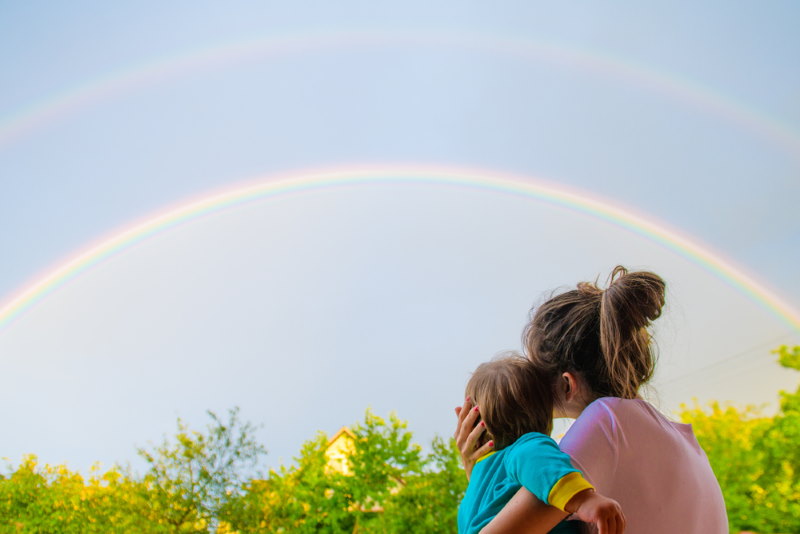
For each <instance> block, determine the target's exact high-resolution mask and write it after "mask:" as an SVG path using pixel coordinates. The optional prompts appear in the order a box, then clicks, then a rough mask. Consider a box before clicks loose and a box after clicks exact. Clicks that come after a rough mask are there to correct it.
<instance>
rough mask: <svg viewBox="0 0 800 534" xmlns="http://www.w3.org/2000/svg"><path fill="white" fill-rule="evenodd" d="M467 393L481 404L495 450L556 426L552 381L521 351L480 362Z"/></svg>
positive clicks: (480, 408)
mask: <svg viewBox="0 0 800 534" xmlns="http://www.w3.org/2000/svg"><path fill="white" fill-rule="evenodd" d="M466 394H467V396H468V397H470V398H471V399H472V402H473V403H474V404H475V405H477V406H478V409H479V410H480V416H481V418H482V419H483V422H484V424H485V425H486V430H487V431H488V433H489V435H490V437H491V439H493V440H494V449H495V450H500V449H502V448H504V447H507V446H508V445H511V444H512V443H514V441H516V440H517V439H518V438H519V437H520V436H522V435H523V434H526V433H528V432H541V433H542V434H549V433H550V430H551V428H552V426H553V395H552V388H551V386H550V383H549V382H547V381H546V380H545V379H544V376H543V375H542V374H541V372H540V371H539V370H537V368H536V367H535V366H534V365H532V364H531V362H530V361H528V360H527V359H526V358H525V357H524V356H522V355H521V354H518V353H506V354H502V355H500V356H498V357H497V358H495V359H494V360H492V361H490V362H486V363H482V364H481V365H479V366H478V368H477V369H476V370H475V372H474V373H472V377H471V378H470V379H469V382H468V383H467V391H466Z"/></svg>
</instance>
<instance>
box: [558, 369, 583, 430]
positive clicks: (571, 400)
mask: <svg viewBox="0 0 800 534" xmlns="http://www.w3.org/2000/svg"><path fill="white" fill-rule="evenodd" d="M583 386H584V384H583V382H582V381H581V379H580V378H579V377H578V376H576V375H574V374H573V373H570V372H564V373H561V377H560V378H559V382H558V394H559V396H560V397H561V399H560V400H561V405H562V407H563V411H564V413H565V414H566V415H567V417H572V418H573V419H574V418H577V417H578V415H580V413H581V412H582V411H583V409H584V408H585V407H586V401H585V399H584V387H583Z"/></svg>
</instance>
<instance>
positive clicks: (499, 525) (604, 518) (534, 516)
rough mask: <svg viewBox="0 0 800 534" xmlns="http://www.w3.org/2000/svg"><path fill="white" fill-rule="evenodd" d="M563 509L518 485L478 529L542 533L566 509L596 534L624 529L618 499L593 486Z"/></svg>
mask: <svg viewBox="0 0 800 534" xmlns="http://www.w3.org/2000/svg"><path fill="white" fill-rule="evenodd" d="M566 509H567V512H562V511H561V510H559V509H558V508H555V507H554V506H548V505H547V504H545V503H543V502H542V501H540V500H539V499H537V498H536V496H534V495H533V494H532V493H531V492H529V491H528V490H526V489H525V488H522V489H520V490H519V491H518V492H517V494H516V495H514V497H512V498H511V500H510V501H508V504H506V505H505V507H504V508H503V509H502V510H501V511H500V513H499V514H497V515H496V516H495V517H494V519H492V520H491V522H489V524H488V525H486V526H485V527H483V529H481V534H514V533H519V532H524V533H525V534H545V533H547V532H549V531H550V530H551V529H552V528H553V527H555V526H556V525H557V524H558V523H559V522H561V520H563V519H564V518H565V517H567V515H569V514H568V513H573V514H575V516H576V517H577V518H578V519H580V520H581V521H585V522H586V523H591V524H593V525H594V526H595V528H596V529H597V530H596V532H598V534H622V533H623V532H625V516H624V515H623V513H622V509H621V508H620V506H619V503H617V502H616V501H614V500H612V499H609V498H607V497H603V496H602V495H599V494H598V493H596V492H595V491H594V490H591V489H590V490H585V491H582V492H580V493H578V494H576V495H575V496H574V497H572V499H570V501H569V502H568V503H567V506H566Z"/></svg>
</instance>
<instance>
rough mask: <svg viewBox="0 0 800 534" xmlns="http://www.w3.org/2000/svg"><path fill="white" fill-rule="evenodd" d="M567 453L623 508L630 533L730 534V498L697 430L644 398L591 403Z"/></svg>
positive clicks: (567, 442)
mask: <svg viewBox="0 0 800 534" xmlns="http://www.w3.org/2000/svg"><path fill="white" fill-rule="evenodd" d="M560 446H561V449H562V450H563V451H564V452H566V453H567V454H569V455H570V457H571V458H572V460H573V463H574V465H575V467H577V468H578V469H580V470H581V471H582V472H583V474H584V476H585V477H586V478H587V479H588V480H589V481H590V482H591V483H592V484H594V486H595V487H596V488H597V490H598V491H599V492H601V493H603V494H604V495H607V496H608V497H611V498H612V499H615V500H616V501H618V502H619V503H620V505H621V506H622V510H623V512H624V514H625V517H626V519H627V530H626V532H628V533H629V534H675V533H681V534H700V533H702V534H716V533H719V534H727V533H728V520H727V516H726V512H725V502H724V500H723V498H722V492H721V490H720V487H719V483H718V482H717V479H716V477H715V476H714V473H713V471H712V470H711V466H710V465H709V463H708V458H707V457H706V455H705V453H704V452H703V450H702V449H701V448H700V445H699V444H698V443H697V440H696V439H695V437H694V433H693V432H692V428H691V425H684V424H680V423H673V422H671V421H669V420H668V419H667V418H665V417H664V416H663V415H662V414H661V413H659V412H658V410H656V409H655V408H654V407H653V406H651V405H650V404H649V403H647V402H645V401H643V400H640V399H620V398H615V397H603V398H600V399H597V400H595V401H594V402H592V403H591V404H589V405H588V406H587V407H586V409H585V410H584V411H583V412H582V413H581V415H580V417H579V418H578V419H577V420H576V421H575V423H574V424H573V425H572V427H571V428H570V429H569V431H568V432H567V434H566V435H565V436H564V438H563V439H562V440H561V443H560Z"/></svg>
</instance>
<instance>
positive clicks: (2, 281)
mask: <svg viewBox="0 0 800 534" xmlns="http://www.w3.org/2000/svg"><path fill="white" fill-rule="evenodd" d="M798 15H800V13H798V7H797V6H796V5H795V4H793V3H791V2H783V3H781V2H775V3H770V5H769V6H768V7H765V6H755V5H749V4H746V3H735V4H730V3H721V2H719V3H704V4H703V5H697V4H696V3H692V4H689V3H677V4H676V3H671V4H669V5H663V6H656V7H653V6H651V5H648V6H643V5H641V4H639V3H636V2H618V3H615V4H613V6H609V5H607V4H604V5H602V6H601V5H593V4H588V3H577V4H575V3H573V4H570V5H562V4H559V5H555V4H548V3H540V2H505V3H501V4H492V5H491V6H489V5H487V4H485V3H482V2H450V1H447V2H439V3H436V5H429V3H425V2H403V3H402V4H388V3H380V2H378V3H375V2H336V3H335V4H333V3H322V2H319V3H314V2H293V3H291V5H287V3H282V2H252V3H248V2H239V3H234V4H233V7H232V5H231V4H226V5H225V6H224V7H223V6H221V5H219V4H215V3H212V2H174V3H170V4H169V5H162V4H161V3H155V2H153V3H149V4H148V3H129V4H125V5H121V4H118V3H117V4H114V5H109V4H105V3H100V2H74V3H70V4H68V5H67V4H61V5H50V6H48V7H47V9H42V7H41V6H36V5H34V4H30V3H24V4H23V3H16V4H11V3H4V4H0V50H3V52H2V53H0V68H1V69H2V70H1V71H0V72H2V73H3V74H2V76H3V83H2V84H0V133H1V132H3V128H8V127H9V125H12V124H13V121H14V120H18V119H19V118H20V117H23V118H24V117H25V116H32V114H34V113H35V112H36V111H37V110H39V111H40V110H46V109H48V106H51V108H52V106H54V105H57V104H58V103H59V102H60V103H64V102H67V103H69V100H68V99H69V98H70V96H69V95H73V98H74V95H76V94H77V95H80V94H94V95H95V96H93V97H91V98H88V99H87V100H86V101H83V102H82V103H80V105H69V106H67V107H66V110H65V111H64V112H63V113H61V114H58V115H55V116H52V117H50V118H48V119H46V120H42V121H41V122H39V123H36V124H35V125H34V126H33V127H31V128H29V129H28V130H25V131H21V132H20V133H15V134H13V135H9V136H7V137H6V138H3V137H2V135H0V138H2V139H3V142H2V144H0V184H2V195H0V206H2V209H1V210H0V228H2V230H0V247H2V250H3V251H5V253H4V261H3V262H2V265H0V295H4V296H6V297H2V296H0V299H2V300H3V301H5V299H6V298H7V297H8V296H10V295H12V294H13V293H14V292H16V291H18V290H20V289H21V288H23V287H25V286H26V284H29V283H30V282H31V281H33V280H35V279H36V277H37V276H39V274H40V273H43V272H46V271H47V270H48V269H50V268H52V267H53V266H57V265H59V264H60V263H62V262H63V261H64V259H66V258H69V257H71V256H73V255H74V254H75V253H76V252H77V251H78V250H81V249H83V248H85V247H86V246H87V245H88V244H90V243H93V242H97V241H98V240H99V239H101V238H102V237H103V236H108V235H113V234H114V232H115V231H117V230H118V229H121V228H125V227H127V226H129V225H130V224H131V223H132V222H133V221H137V220H141V219H143V218H146V217H147V216H148V214H153V213H159V212H162V211H163V210H164V209H166V208H167V207H169V206H175V205H180V204H181V203H183V202H186V201H187V200H189V199H193V198H198V197H201V196H203V195H204V194H208V193H210V192H213V191H220V190H226V189H230V188H233V187H235V186H237V185H240V184H243V183H247V182H248V181H251V180H253V179H256V178H258V177H268V176H281V175H284V174H287V175H288V174H298V173H302V171H303V170H304V169H332V168H336V169H348V168H355V167H356V166H360V165H382V166H392V165H400V164H402V165H414V166H419V167H425V166H433V165H435V166H445V167H460V168H480V169H483V170H484V172H486V173H487V174H488V175H491V174H492V172H496V173H497V174H503V173H515V174H516V175H520V176H523V177H529V178H530V180H532V181H533V180H547V181H549V182H551V183H554V184H557V185H559V186H561V187H568V188H572V189H578V190H580V191H583V192H584V194H585V195H586V196H588V197H591V198H603V199H607V200H608V201H609V202H613V203H614V204H615V205H619V206H626V207H628V208H630V209H631V210H633V211H635V212H636V213H639V214H642V215H645V216H646V217H647V218H648V219H650V220H653V221H659V222H660V223H661V224H663V225H665V226H666V227H668V228H672V229H674V230H676V231H677V232H679V233H681V234H684V235H688V236H691V237H692V238H693V239H694V240H696V241H697V242H700V243H703V244H704V245H705V246H706V247H707V248H708V249H709V250H712V251H714V252H715V253H717V254H719V255H720V256H721V257H724V258H726V259H728V260H730V261H731V262H733V263H734V264H735V265H737V266H738V267H740V268H741V269H742V270H743V271H745V272H747V273H749V274H750V275H752V276H753V277H754V278H755V279H756V280H758V281H760V282H761V283H762V284H763V285H764V286H765V287H768V288H770V289H771V290H773V291H774V292H775V293H777V294H779V295H781V296H782V297H783V299H784V300H785V301H786V302H787V303H789V304H790V305H792V306H794V308H795V309H797V308H799V307H800V286H799V285H798V284H797V282H796V273H797V265H798V259H800V258H799V257H798V256H800V252H798V251H800V225H799V224H798V222H797V216H796V199H797V198H798V193H800V179H798V171H800V153H799V152H798V146H800V105H798V102H800V100H798V96H797V95H798V94H800V71H798V69H796V68H794V65H795V64H796V62H797V57H798V53H799V52H800V37H798V35H797V32H796V31H795V28H794V21H796V20H798ZM243 43H253V44H252V45H251V46H250V47H249V48H248V47H247V46H244V45H243ZM236 45H239V46H244V50H245V51H246V52H247V51H249V54H245V53H242V54H238V55H237V54H230V53H229V54H227V55H224V54H223V56H222V59H219V60H218V61H211V60H210V59H209V58H210V57H211V55H210V54H212V53H214V52H215V51H216V52H217V53H221V52H223V51H226V50H231V47H232V46H236ZM218 57H219V56H218ZM190 60H194V62H191V61H190ZM158 65H167V66H169V65H173V66H175V65H183V68H180V69H179V68H167V69H166V71H162V73H161V74H160V75H157V76H156V75H153V72H155V70H154V69H155V67H156V66H158ZM120 80H128V82H126V83H122V84H121V85H118V86H114V83H119V81H120ZM112 87H116V88H113V89H112ZM81 91H83V93H81ZM26 114H27V115H26ZM742 117H744V118H745V120H743V119H742ZM748 121H749V122H748ZM770 128H771V130H770ZM776 131H777V132H779V133H780V135H781V136H782V137H781V138H778V137H777V136H776V135H775V134H774V133H773V134H770V132H776ZM617 263H622V264H625V265H629V266H631V267H641V268H648V269H652V270H654V271H656V272H658V273H659V274H662V275H663V276H664V277H665V278H666V279H667V281H668V283H669V285H670V294H669V304H668V306H669V307H668V310H667V313H666V315H665V317H664V318H662V319H661V320H660V321H659V324H658V328H657V336H658V341H659V346H660V349H661V351H660V352H661V360H660V364H659V365H660V367H659V373H658V375H657V378H656V380H655V391H654V392H653V393H652V395H653V398H654V399H656V401H657V402H659V404H660V405H661V406H662V407H663V408H664V409H665V410H670V409H672V408H674V407H676V406H677V405H678V404H679V403H680V402H689V401H691V399H692V398H693V397H696V398H699V399H700V400H701V401H706V400H709V399H721V400H730V401H733V402H736V403H739V404H744V403H765V402H770V401H774V398H775V391H776V390H777V389H778V388H780V387H792V386H793V384H795V383H796V381H797V378H796V376H795V375H792V374H790V373H785V372H780V370H778V369H777V368H776V366H775V365H774V364H773V363H772V360H773V358H772V356H771V355H770V354H769V351H770V349H772V348H774V347H776V346H777V345H779V344H782V343H798V342H800V335H799V334H798V332H797V331H796V330H793V329H792V328H791V327H789V326H788V325H787V324H786V323H784V322H781V321H780V320H778V319H777V318H775V316H774V315H773V314H771V313H769V312H768V311H767V310H765V309H763V308H762V307H761V306H759V305H758V304H756V303H754V302H753V301H752V300H751V299H749V298H747V297H746V296H744V295H743V294H742V293H741V292H740V291H738V290H737V289H736V288H734V287H731V286H729V285H727V284H726V283H724V282H723V281H721V280H720V279H719V278H718V277H716V276H715V275H713V274H712V273H709V272H707V271H705V270H704V269H702V268H701V267H700V266H698V265H697V264H696V263H693V262H692V261H691V260H689V259H687V258H685V257H682V256H680V255H678V254H676V253H675V252H673V251H670V250H667V249H665V248H664V247H662V246H660V245H657V244H655V243H653V242H652V241H650V240H648V239H645V238H642V237H641V236H637V235H635V234H633V233H631V232H630V231H628V230H625V229H623V228H620V227H617V226H614V225H612V224H609V223H607V222H603V221H599V220H597V219H595V218H592V217H591V216H588V215H586V214H585V213H580V212H578V211H574V210H568V209H564V208H559V207H556V206H553V205H549V204H547V203H545V202H541V201H536V200H532V199H529V198H523V197H521V196H514V195H501V194H497V193H491V192H486V191H479V190H475V189H470V188H467V187H458V186H451V187H447V186H443V185H433V184H428V185H424V184H410V183H406V184H403V183H398V184H394V185H387V184H383V185H364V186H352V187H339V188H333V189H325V190H322V189H320V190H314V191H310V192H306V193H300V194H294V195H285V196H281V197H271V198H267V199H264V200H262V201H259V202H255V203H251V204H248V205H246V206H243V207H239V208H235V209H232V210H229V211H226V212H223V213H219V214H216V215H213V216H209V217H206V218H202V219H199V220H197V221H195V222H191V223H189V224H186V225H183V226H180V227H178V228H176V229H173V230H171V231H168V232H163V233H160V234H158V235H157V236H155V237H153V238H152V239H150V240H147V241H145V242H143V243H140V244H139V245H137V246H135V247H132V248H130V249H128V250H126V251H124V252H122V253H121V254H119V255H117V256H115V257H114V258H113V259H111V260H109V261H107V262H104V263H102V264H100V265H99V266H96V267H94V268H93V269H91V270H89V271H87V272H85V273H84V274H82V275H81V276H80V277H79V278H77V279H75V280H73V281H71V282H70V283H68V284H66V285H64V286H62V287H61V288H59V289H58V290H57V291H55V292H54V293H52V294H51V295H50V296H48V297H47V298H46V299H44V300H42V301H41V302H40V303H39V304H38V305H37V306H36V307H34V308H32V309H31V310H29V311H28V312H27V313H25V314H24V315H23V316H22V317H20V318H19V319H18V320H17V321H16V322H14V323H13V324H12V325H10V326H9V327H8V328H5V329H3V330H0V355H2V356H0V357H2V358H3V360H4V369H5V372H4V380H3V382H4V387H3V393H2V394H0V395H1V396H0V398H1V399H2V402H1V403H0V405H2V406H3V408H0V410H2V413H0V416H2V419H3V420H4V421H6V426H7V429H8V435H9V436H12V437H11V438H10V439H7V440H6V439H4V443H5V448H4V449H3V450H2V451H0V456H5V457H9V458H11V459H12V460H17V459H18V458H19V456H20V455H21V454H22V453H25V452H34V453H37V454H40V455H41V457H42V459H43V460H45V461H49V462H62V461H66V462H69V463H70V465H73V466H75V467H79V468H84V467H85V466H86V465H88V464H89V463H90V462H91V461H94V460H100V461H102V462H103V463H104V464H105V465H109V464H110V463H112V462H114V461H125V460H129V459H133V456H134V454H133V450H134V447H135V446H137V445H144V444H145V443H146V442H147V441H148V440H151V441H152V440H158V439H159V438H160V436H161V435H163V434H165V433H170V432H171V431H172V429H173V427H174V419H175V417H176V416H181V417H183V418H185V419H187V420H188V421H189V422H190V423H192V424H195V425H201V424H203V422H204V419H203V412H204V410H206V409H213V410H217V411H224V410H225V409H227V408H229V407H232V406H234V405H239V406H241V408H242V415H243V416H244V417H245V418H247V419H249V420H252V421H254V422H256V423H263V424H265V428H264V430H263V431H262V432H263V440H264V442H265V445H266V446H267V448H268V449H269V450H270V455H269V457H268V462H269V463H272V464H275V463H278V462H279V461H281V460H284V461H285V460H288V459H289V458H290V457H291V456H292V455H293V454H294V453H296V451H297V450H298V449H299V444H300V443H301V442H302V441H303V440H304V439H308V438H310V437H311V436H313V434H314V433H315V432H316V431H317V430H324V431H327V432H331V433H332V432H334V431H335V430H337V429H338V428H339V426H341V425H343V424H348V423H352V422H354V421H356V420H358V419H359V418H360V417H361V416H362V414H363V411H364V410H365V409H366V408H367V407H372V408H373V409H375V410H376V411H377V412H379V413H386V412H387V411H389V410H396V411H397V412H398V413H399V415H400V417H402V418H404V419H408V420H409V422H410V426H411V428H412V430H415V431H416V432H417V434H418V436H419V438H420V440H422V441H426V440H429V439H430V437H432V436H433V435H434V434H435V433H438V434H442V435H447V434H449V433H450V432H451V427H452V414H451V407H452V405H454V404H456V403H457V402H458V401H459V399H460V395H461V390H462V389H463V385H464V383H465V381H466V378H467V376H468V373H469V372H470V371H471V370H472V369H473V368H474V367H475V365H477V363H479V362H480V361H483V360H485V359H488V358H490V357H491V356H492V355H493V354H494V353H496V352H499V351H502V350H505V349H516V348H519V334H520V332H521V329H522V326H523V325H524V323H525V319H526V317H527V313H528V310H529V309H530V307H531V306H532V305H534V304H535V303H536V302H538V301H540V299H541V298H542V296H543V295H544V294H546V293H547V292H548V291H551V290H553V289H556V288H558V287H565V286H568V285H570V284H574V283H576V282H578V281H580V280H587V279H594V278H595V277H597V276H600V277H601V279H603V278H604V277H605V276H606V275H607V273H608V272H609V271H610V270H611V268H612V267H613V266H614V265H615V264H617Z"/></svg>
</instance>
